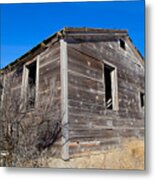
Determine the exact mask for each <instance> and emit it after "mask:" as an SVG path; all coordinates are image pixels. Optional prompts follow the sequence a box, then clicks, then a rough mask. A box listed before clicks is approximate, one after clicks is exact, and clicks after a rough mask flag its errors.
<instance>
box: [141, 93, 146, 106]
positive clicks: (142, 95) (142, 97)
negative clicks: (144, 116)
mask: <svg viewBox="0 0 155 180" xmlns="http://www.w3.org/2000/svg"><path fill="white" fill-rule="evenodd" d="M144 100H145V95H144V93H142V92H140V106H141V108H143V107H144V103H145V102H144Z"/></svg>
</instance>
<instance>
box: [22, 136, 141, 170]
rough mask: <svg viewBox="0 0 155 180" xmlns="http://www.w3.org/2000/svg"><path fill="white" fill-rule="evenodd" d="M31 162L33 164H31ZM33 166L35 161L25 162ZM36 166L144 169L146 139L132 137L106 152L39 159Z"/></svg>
mask: <svg viewBox="0 0 155 180" xmlns="http://www.w3.org/2000/svg"><path fill="white" fill-rule="evenodd" d="M30 164H31V165H30ZM25 166H33V167H34V162H33V163H32V162H31V163H28V164H25ZM35 166H39V167H51V168H52V167H53V168H99V169H137V170H143V169H144V141H143V140H139V139H135V138H130V139H125V140H123V143H122V146H121V147H119V148H113V149H110V150H107V151H105V152H100V153H99V152H93V153H91V154H90V153H89V154H87V155H85V156H84V155H83V156H82V157H76V158H72V159H70V160H69V161H63V160H61V159H58V158H48V159H45V158H43V159H39V160H38V161H37V162H35Z"/></svg>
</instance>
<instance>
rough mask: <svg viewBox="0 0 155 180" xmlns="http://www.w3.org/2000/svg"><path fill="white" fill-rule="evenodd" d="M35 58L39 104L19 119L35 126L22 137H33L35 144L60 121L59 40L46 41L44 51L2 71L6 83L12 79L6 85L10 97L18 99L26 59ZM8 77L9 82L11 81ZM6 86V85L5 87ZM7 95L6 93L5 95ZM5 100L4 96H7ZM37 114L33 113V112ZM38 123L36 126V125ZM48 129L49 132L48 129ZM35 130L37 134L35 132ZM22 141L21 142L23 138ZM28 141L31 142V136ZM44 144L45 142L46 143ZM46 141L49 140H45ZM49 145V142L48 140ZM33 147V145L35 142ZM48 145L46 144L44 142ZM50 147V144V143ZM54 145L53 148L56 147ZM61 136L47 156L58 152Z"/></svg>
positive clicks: (44, 137)
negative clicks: (10, 69)
mask: <svg viewBox="0 0 155 180" xmlns="http://www.w3.org/2000/svg"><path fill="white" fill-rule="evenodd" d="M37 59H38V61H39V62H38V81H39V82H38V92H37V93H38V103H37V111H33V110H31V111H27V112H25V113H26V114H27V115H25V116H24V119H23V120H22V121H23V123H25V125H26V126H27V127H29V128H30V126H31V125H32V126H33V125H34V126H35V128H34V131H38V130H37V129H39V131H38V132H34V134H33V135H29V137H25V138H31V137H32V136H33V138H36V143H38V141H39V140H38V139H37V138H40V141H42V139H45V141H46V138H47V141H48V135H47V130H48V129H50V128H51V130H52V128H53V127H54V126H55V124H56V122H57V121H60V118H61V117H60V116H61V115H60V114H61V112H60V111H61V109H60V102H61V101H60V97H61V96H60V93H61V87H60V43H59V42H55V43H54V44H50V43H49V44H48V45H47V48H46V49H44V50H43V51H40V53H39V54H37V55H35V56H32V58H29V59H25V61H24V63H21V64H20V65H17V66H16V68H15V69H14V70H12V71H11V72H6V74H5V81H6V82H5V84H8V83H7V82H11V84H9V87H10V88H11V92H12V96H17V97H18V98H20V97H21V95H22V93H21V91H22V81H23V69H24V65H25V64H26V63H27V62H28V63H29V62H31V61H32V62H33V61H34V60H37ZM10 79H11V81H10ZM5 88H6V87H5ZM5 97H6V95H5ZM5 97H4V101H5V99H6V98H5ZM6 100H7V99H6ZM31 113H32V115H33V116H32V117H33V118H32V117H31V118H30V116H31V115H30V114H31ZM34 113H36V115H34ZM38 117H39V118H38ZM37 126H38V127H37ZM51 130H50V132H51ZM37 133H38V134H37ZM21 138H23V139H22V141H24V137H21ZM31 142H34V143H35V141H33V140H32V139H31ZM46 143H47V142H46ZM21 144H22V143H21ZM47 144H48V143H47ZM49 144H50V142H49ZM34 146H36V144H34ZM47 146H48V145H47ZM49 147H50V145H49ZM55 148H56V150H55ZM60 152H61V150H60V139H59V140H58V141H57V142H56V143H55V146H54V148H53V149H51V148H49V151H48V152H47V153H49V155H50V156H51V155H52V154H54V155H55V154H56V155H60Z"/></svg>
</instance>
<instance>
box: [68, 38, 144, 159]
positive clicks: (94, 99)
mask: <svg viewBox="0 0 155 180" xmlns="http://www.w3.org/2000/svg"><path fill="white" fill-rule="evenodd" d="M125 41H126V50H123V49H122V48H121V47H120V46H119V42H118V40H117V39H116V40H111V41H108V40H104V41H92V42H91V41H90V42H86V41H85V42H84V41H83V40H81V39H79V38H78V39H74V38H72V39H71V40H70V41H69V43H68V88H69V90H68V91H69V92H68V101H69V138H70V155H71V156H72V155H73V154H74V153H79V152H82V151H87V150H88V151H89V150H100V149H102V148H103V149H104V148H106V147H109V145H110V146H111V145H118V144H119V142H120V140H121V137H132V136H135V137H143V136H144V109H142V108H141V107H140V98H139V93H140V92H144V66H143V65H141V63H140V61H141V60H139V59H138V58H139V57H137V56H135V54H134V52H133V49H132V47H131V44H130V43H129V42H128V41H129V39H128V38H126V39H125ZM105 61H106V62H109V63H111V64H113V65H114V66H116V68H117V79H118V82H117V83H118V107H119V110H118V111H114V110H108V109H106V108H105V86H104V69H103V64H104V62H105ZM88 142H89V143H88Z"/></svg>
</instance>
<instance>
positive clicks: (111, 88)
mask: <svg viewBox="0 0 155 180" xmlns="http://www.w3.org/2000/svg"><path fill="white" fill-rule="evenodd" d="M116 75H117V74H116V68H114V67H112V66H110V65H107V64H105V65H104V78H105V105H106V109H112V110H117V108H118V107H117V82H116V81H117V78H116Z"/></svg>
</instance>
